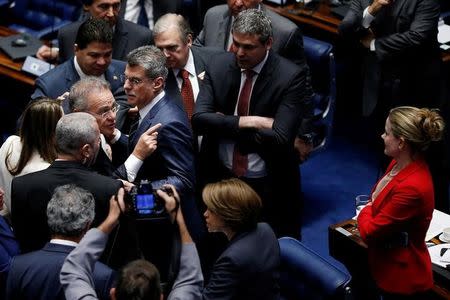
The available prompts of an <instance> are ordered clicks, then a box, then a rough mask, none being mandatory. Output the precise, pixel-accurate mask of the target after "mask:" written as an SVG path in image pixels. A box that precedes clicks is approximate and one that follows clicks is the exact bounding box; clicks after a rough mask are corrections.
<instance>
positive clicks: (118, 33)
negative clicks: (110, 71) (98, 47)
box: [113, 3, 128, 57]
mask: <svg viewBox="0 0 450 300" xmlns="http://www.w3.org/2000/svg"><path fill="white" fill-rule="evenodd" d="M122 5H123V3H122ZM124 10H125V9H124ZM119 41H120V43H119ZM127 44H128V31H126V30H125V26H124V20H123V19H121V18H117V23H116V28H115V30H114V36H113V57H123V56H124V54H125V53H124V52H125V48H126V45H127Z"/></svg>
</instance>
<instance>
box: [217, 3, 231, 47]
mask: <svg viewBox="0 0 450 300" xmlns="http://www.w3.org/2000/svg"><path fill="white" fill-rule="evenodd" d="M218 25H219V28H218V30H217V33H216V43H215V45H219V47H220V45H222V48H223V49H224V50H225V51H227V50H228V49H226V47H227V41H228V33H229V32H230V26H231V15H230V13H229V11H228V9H227V10H226V12H225V13H224V14H223V18H222V20H220V21H219V24H218Z"/></svg>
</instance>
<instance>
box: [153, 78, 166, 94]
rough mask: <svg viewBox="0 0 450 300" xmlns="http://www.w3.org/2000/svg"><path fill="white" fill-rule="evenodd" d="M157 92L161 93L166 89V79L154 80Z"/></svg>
mask: <svg viewBox="0 0 450 300" xmlns="http://www.w3.org/2000/svg"><path fill="white" fill-rule="evenodd" d="M153 84H154V85H155V86H154V88H155V90H157V91H159V90H161V89H163V88H164V79H163V78H162V77H156V78H155V79H154V80H153Z"/></svg>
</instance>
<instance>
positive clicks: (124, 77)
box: [120, 74, 144, 85]
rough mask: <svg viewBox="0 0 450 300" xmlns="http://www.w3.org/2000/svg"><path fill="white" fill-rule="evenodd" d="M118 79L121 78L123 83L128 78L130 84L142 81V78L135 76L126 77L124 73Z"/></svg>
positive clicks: (137, 83)
mask: <svg viewBox="0 0 450 300" xmlns="http://www.w3.org/2000/svg"><path fill="white" fill-rule="evenodd" d="M120 79H121V80H122V82H123V83H125V82H126V81H127V80H128V81H129V82H130V84H131V85H139V84H141V83H142V82H144V79H140V78H137V77H128V76H127V75H125V74H123V75H121V76H120Z"/></svg>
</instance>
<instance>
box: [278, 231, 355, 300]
mask: <svg viewBox="0 0 450 300" xmlns="http://www.w3.org/2000/svg"><path fill="white" fill-rule="evenodd" d="M278 242H279V244H280V256H281V270H280V273H281V276H280V290H281V299H282V300H298V299H308V300H317V299H346V300H349V299H352V295H351V288H350V282H351V275H350V274H349V273H346V272H343V271H341V270H340V269H338V268H337V267H336V266H334V265H333V264H331V263H330V262H328V261H327V260H325V259H324V258H323V257H321V256H320V255H319V254H318V253H317V252H315V251H313V250H311V249H310V248H308V247H306V246H305V245H304V244H303V243H302V242H300V241H298V240H296V239H294V238H291V237H282V238H279V239H278Z"/></svg>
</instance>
